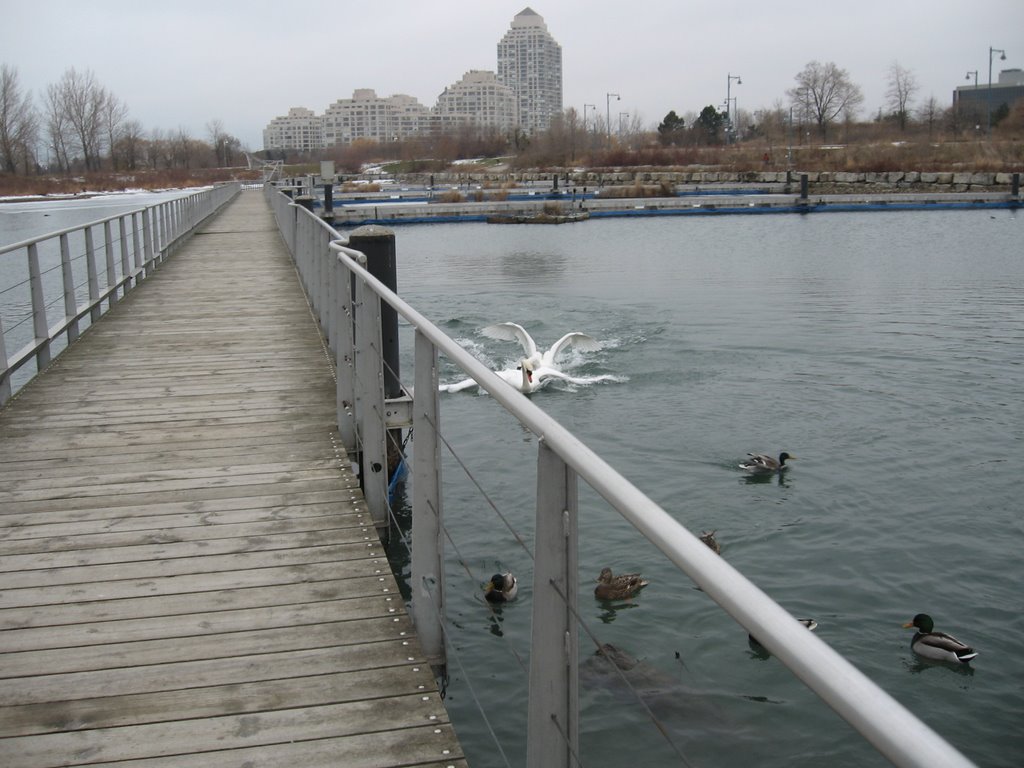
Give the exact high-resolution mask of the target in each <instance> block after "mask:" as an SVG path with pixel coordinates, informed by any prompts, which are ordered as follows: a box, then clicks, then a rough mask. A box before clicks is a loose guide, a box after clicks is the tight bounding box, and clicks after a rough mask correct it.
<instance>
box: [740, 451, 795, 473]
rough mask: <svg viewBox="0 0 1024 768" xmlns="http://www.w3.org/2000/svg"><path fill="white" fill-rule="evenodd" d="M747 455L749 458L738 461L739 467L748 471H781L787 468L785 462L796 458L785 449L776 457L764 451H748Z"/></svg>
mask: <svg viewBox="0 0 1024 768" xmlns="http://www.w3.org/2000/svg"><path fill="white" fill-rule="evenodd" d="M747 456H749V457H750V458H749V459H747V460H746V461H741V462H740V469H745V470H747V471H748V472H782V471H783V470H786V469H789V467H787V466H786V462H787V461H789V460H790V459H795V458H796V456H790V455H789V454H788V453H786V452H785V451H783V452H782V453H780V454H779V458H777V459H776V458H774V457H773V456H769V455H767V454H764V453H748V454H747Z"/></svg>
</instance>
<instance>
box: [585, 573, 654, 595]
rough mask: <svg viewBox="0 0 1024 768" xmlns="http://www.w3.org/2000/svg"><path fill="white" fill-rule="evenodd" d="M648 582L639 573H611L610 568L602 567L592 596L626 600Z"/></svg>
mask: <svg viewBox="0 0 1024 768" xmlns="http://www.w3.org/2000/svg"><path fill="white" fill-rule="evenodd" d="M649 583H650V582H649V581H647V579H645V578H643V577H642V576H641V575H640V574H639V573H621V574H619V575H618V576H613V575H612V569H611V568H602V569H601V575H600V576H598V577H597V586H596V587H594V597H596V598H597V599H598V600H626V599H627V598H630V597H633V595H635V594H636V593H637V592H639V591H640V590H641V589H643V588H644V587H646V586H647V585H648V584H649Z"/></svg>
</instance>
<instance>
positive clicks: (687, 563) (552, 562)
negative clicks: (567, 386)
mask: <svg viewBox="0 0 1024 768" xmlns="http://www.w3.org/2000/svg"><path fill="white" fill-rule="evenodd" d="M265 189H266V195H267V199H268V200H269V201H270V203H271V205H272V207H273V209H274V212H275V216H276V218H277V221H278V224H279V226H280V228H281V231H282V233H283V236H284V239H285V241H286V243H287V245H288V247H289V249H290V250H291V252H292V255H293V258H294V260H295V263H296V265H297V268H298V271H299V273H300V275H301V279H302V282H303V285H304V286H305V287H306V291H307V296H308V299H309V302H310V305H311V307H312V309H313V311H314V315H315V316H316V317H318V318H319V321H320V323H321V329H322V332H323V333H324V335H325V337H326V338H327V340H328V343H329V347H330V349H331V350H332V351H333V352H334V354H335V355H336V361H337V378H338V419H339V430H340V432H341V435H342V439H343V442H344V444H345V447H346V449H347V450H349V451H350V452H351V453H353V454H358V455H359V457H360V461H359V464H360V467H361V468H362V469H361V475H362V477H361V479H362V482H363V485H364V493H365V496H366V501H367V504H368V506H369V507H370V509H371V512H372V513H373V515H374V517H375V521H381V520H383V519H384V515H385V514H386V510H385V507H386V504H387V496H386V485H387V476H386V475H387V473H386V472H382V471H379V469H380V467H383V466H387V464H386V454H387V450H386V433H387V431H388V430H389V429H392V428H394V427H395V426H396V425H398V424H401V423H403V416H402V415H401V414H402V411H403V409H402V407H400V406H397V405H396V401H394V400H387V399H386V398H385V396H384V387H383V377H384V372H383V366H382V360H383V353H382V348H381V339H382V336H381V309H382V307H384V306H390V307H392V308H393V309H394V310H396V311H397V313H398V314H399V315H400V316H401V317H402V318H404V320H405V321H406V322H407V323H409V324H410V325H411V326H412V328H413V329H414V330H415V376H414V389H413V393H412V394H413V397H412V398H411V400H412V402H411V410H412V424H413V430H414V432H415V437H416V439H415V450H414V452H413V453H414V455H413V468H412V476H413V498H412V516H413V523H412V563H411V586H412V605H411V613H412V616H413V620H414V622H415V624H416V628H417V633H418V635H419V637H420V641H421V644H422V645H423V648H424V651H425V652H426V653H427V655H428V656H432V657H433V658H435V659H443V657H444V647H443V645H444V641H443V631H442V627H441V626H440V623H441V622H442V621H443V620H444V619H443V617H444V562H443V560H444V555H443V538H442V533H441V531H442V509H443V499H442V497H441V494H440V489H441V462H440V453H441V451H440V418H441V415H440V408H439V396H438V383H439V382H438V365H437V361H438V353H443V354H444V355H445V356H446V357H447V358H448V359H449V360H450V361H451V362H453V363H454V364H455V365H457V366H458V367H459V368H461V369H462V370H463V371H464V372H465V373H466V374H467V375H468V376H470V377H472V378H473V379H474V380H475V381H476V382H477V383H478V384H479V385H480V387H482V388H483V389H484V390H486V391H487V392H488V393H489V394H490V395H491V397H492V398H493V400H494V401H495V402H496V403H497V404H498V405H500V406H501V407H504V408H505V409H506V410H507V411H509V412H510V413H511V414H513V415H514V416H515V417H516V418H517V419H518V420H519V422H520V423H521V424H522V425H523V426H524V427H526V428H527V429H528V430H530V431H531V432H532V433H533V434H534V435H536V437H537V443H538V449H537V488H536V491H537V506H536V534H535V541H534V553H535V562H534V583H533V598H532V599H533V605H532V611H533V618H532V630H531V632H532V637H531V652H530V662H529V664H530V668H529V702H528V712H527V748H526V751H527V764H528V765H545V766H569V765H573V764H575V762H576V755H578V754H579V743H578V741H579V733H580V729H579V697H578V690H577V689H578V645H579V643H578V630H577V624H578V622H577V616H578V615H579V613H578V610H577V605H576V603H577V596H578V591H579V590H578V586H579V585H578V576H577V530H578V508H577V499H578V490H577V488H578V480H583V481H584V482H585V483H587V484H588V485H589V486H590V487H591V488H593V489H594V490H595V491H596V492H597V493H598V494H599V495H600V496H601V497H602V498H604V499H605V500H606V501H607V502H608V503H609V504H610V505H611V506H612V507H613V508H614V509H616V510H617V511H618V512H619V514H621V515H622V516H623V517H624V518H625V519H626V520H628V521H629V522H630V523H631V524H632V525H633V526H634V527H635V528H636V529H637V530H638V531H639V532H640V533H641V534H642V535H643V536H645V537H646V538H647V539H648V540H649V541H650V542H652V543H653V544H654V545H655V546H656V547H657V548H658V549H659V550H660V551H661V552H662V553H664V554H665V556H666V557H667V558H668V559H669V560H670V561H671V562H672V563H674V564H675V565H676V566H677V567H678V568H679V569H680V570H681V571H683V572H685V573H686V574H687V575H688V576H689V577H690V578H691V579H692V580H693V581H694V582H695V583H696V584H697V585H698V586H699V587H700V588H701V589H703V590H704V591H705V593H707V594H708V595H709V596H710V597H711V598H712V599H713V600H714V601H715V602H716V603H717V604H718V605H719V606H720V607H721V608H722V609H724V610H725V611H726V612H727V613H728V614H729V615H730V616H732V618H733V619H735V620H736V621H737V622H738V623H739V624H740V625H741V626H743V627H744V628H745V629H746V630H747V631H748V632H749V633H750V634H752V635H754V636H755V637H757V638H758V640H759V641H760V642H761V644H763V645H764V646H765V647H766V648H767V649H768V650H769V651H770V652H771V653H772V654H773V655H775V656H776V657H777V658H778V659H779V660H780V661H781V662H782V663H783V664H785V665H786V666H787V667H788V668H789V669H790V670H791V671H792V672H793V673H794V674H795V675H796V676H797V677H798V678H799V679H800V680H801V681H803V682H804V683H805V684H806V685H807V686H808V687H809V688H810V689H811V690H812V691H814V692H815V693H816V694H817V695H818V696H819V697H820V698H821V699H822V700H823V701H824V702H826V703H827V704H828V705H829V706H830V707H831V708H832V709H833V710H835V711H836V712H837V713H838V714H839V715H840V716H841V717H842V718H843V719H844V720H846V721H847V722H848V723H849V724H850V725H852V726H853V727H854V728H855V729H856V730H857V731H858V732H859V733H860V734H861V735H862V736H863V737H864V738H865V739H866V740H867V741H868V742H870V743H871V744H872V745H873V746H874V747H875V748H876V749H877V750H878V751H879V752H880V753H882V754H883V755H884V756H885V757H887V758H888V759H889V760H890V761H892V762H893V763H894V764H896V765H899V766H922V767H924V766H929V767H932V766H935V765H942V766H970V765H972V763H971V762H970V761H969V760H968V759H967V758H966V757H964V756H963V755H962V754H961V753H960V752H958V751H957V750H956V749H954V748H953V747H952V746H951V745H950V744H948V743H947V742H946V741H944V740H943V739H942V738H941V737H940V736H939V735H938V734H936V733H935V732H934V731H933V730H931V729H930V728H929V727H928V726H926V725H925V724H924V723H922V722H921V721H920V720H918V719H917V718H916V717H915V716H914V715H913V714H911V713H910V712H909V711H908V710H907V709H906V708H904V707H903V706H902V705H901V704H899V703H898V702H897V701H895V700H894V699H893V698H892V697H891V696H889V694H887V693H886V692H885V691H883V690H882V689H881V688H879V687H878V686H877V685H876V684H875V683H874V682H872V681H871V680H870V679H868V678H867V677H866V676H865V675H864V674H863V673H862V672H860V671H859V670H858V669H856V668H855V667H854V666H853V665H852V664H850V663H849V662H848V661H846V659H844V658H843V657H842V656H840V655H839V654H838V653H836V652H835V651H834V650H832V648H831V647H829V646H828V645H827V644H826V643H824V642H823V641H822V640H820V639H819V638H818V637H816V636H815V635H814V634H812V633H810V632H808V631H807V630H806V628H805V627H804V625H802V624H800V623H799V622H797V621H796V620H795V619H794V618H793V617H792V616H791V615H790V614H789V613H788V612H787V611H785V610H784V609H783V608H782V607H780V606H779V605H778V604H777V603H775V602H774V601H773V600H772V599H771V598H770V597H768V596H767V595H766V594H765V593H764V592H762V591H761V590H760V589H759V588H758V587H756V586H755V585H754V584H753V583H751V582H750V581H749V580H747V579H746V578H745V577H744V576H743V575H742V574H740V573H739V572H738V571H737V570H735V569H734V568H733V567H732V566H731V565H729V563H728V562H726V561H725V560H724V559H723V558H721V557H719V556H718V555H717V554H715V553H714V552H712V551H711V549H709V548H708V547H707V546H706V545H705V544H704V543H703V542H701V541H700V540H699V539H698V538H697V537H695V536H694V535H693V534H692V533H690V531H688V530H687V529H686V528H684V527H683V526H682V525H680V524H679V523H678V522H677V521H676V520H675V519H674V518H673V517H672V516H670V515H669V514H668V513H667V512H666V511H665V510H664V509H662V508H661V507H660V506H659V505H658V504H656V503H655V502H654V501H652V500H651V499H649V498H648V497H647V496H646V495H645V494H644V493H642V492H641V491H640V490H638V489H637V488H636V487H634V486H633V485H632V484H631V483H630V482H629V481H628V480H626V479H625V478H624V477H623V476H622V475H620V474H619V473H618V472H617V471H616V470H615V469H614V468H612V467H611V466H609V465H608V464H607V463H606V462H605V461H604V460H603V459H601V457H600V456H598V455H597V454H595V453H594V452H593V451H591V450H590V449H589V448H587V446H585V445H584V444H583V443H582V442H581V441H580V440H579V439H578V438H576V437H575V436H574V435H573V434H572V433H571V432H569V431H568V430H567V429H565V428H564V427H562V426H561V425H560V424H559V423H558V422H556V421H555V420H554V419H552V418H551V417H550V416H548V415H547V414H546V413H544V412H543V411H542V410H541V409H540V408H538V407H537V406H536V405H534V404H533V403H532V402H531V401H530V400H529V399H528V398H526V397H524V396H523V395H522V394H520V393H519V392H518V391H517V390H516V389H515V388H513V387H510V386H509V385H508V384H506V383H505V382H504V381H503V380H501V379H500V378H499V377H498V376H496V375H495V374H494V373H493V372H492V371H491V370H490V369H488V368H487V367H486V366H485V365H484V364H483V363H481V362H480V361H479V360H477V359H476V358H475V357H473V356H472V355H471V354H469V353H468V352H467V351H466V350H465V349H463V348H462V347H461V346H459V345H458V344H457V343H456V342H455V341H454V340H452V339H451V338H449V337H448V336H447V335H446V334H445V333H444V332H443V331H441V330H440V329H439V328H438V327H437V326H435V325H434V324H433V323H432V322H430V321H429V320H428V319H427V318H425V317H424V316H423V315H421V314H420V313H419V312H417V311H416V310H415V309H414V308H413V307H411V306H409V305H408V304H407V303H405V302H404V301H403V300H402V299H401V298H399V297H398V296H397V295H396V294H395V293H393V292H392V291H391V290H389V289H388V288H387V287H386V286H385V285H384V284H383V283H382V282H381V281H380V280H378V279H377V278H375V277H374V276H373V275H372V274H371V273H370V272H369V271H368V270H367V269H366V261H367V259H366V255H365V254H364V253H362V252H360V251H356V250H353V249H352V248H350V247H347V243H349V242H350V241H346V240H345V239H344V238H342V237H341V236H339V235H338V233H337V232H336V231H334V230H333V229H332V228H331V227H329V226H328V225H326V224H325V223H323V222H322V221H321V220H320V219H318V218H317V217H316V216H315V215H313V214H312V213H310V212H309V211H308V210H306V209H304V208H302V207H301V206H299V205H296V204H294V203H292V202H291V200H290V198H288V197H287V196H285V195H283V194H281V193H280V192H277V191H275V190H274V189H273V188H271V187H267V188H265ZM373 229H374V230H378V231H375V232H369V233H363V232H362V231H361V230H356V232H354V233H353V234H352V238H350V240H353V239H355V238H356V236H357V235H359V236H360V237H361V238H363V236H364V235H369V239H371V240H372V237H374V236H384V233H388V231H387V230H383V231H380V230H381V228H379V227H377V228H373ZM388 234H390V233H388ZM392 237H393V235H392ZM378 299H379V300H378Z"/></svg>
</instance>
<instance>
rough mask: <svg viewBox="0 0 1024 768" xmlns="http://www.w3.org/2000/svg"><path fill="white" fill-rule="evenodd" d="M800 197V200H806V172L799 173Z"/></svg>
mask: <svg viewBox="0 0 1024 768" xmlns="http://www.w3.org/2000/svg"><path fill="white" fill-rule="evenodd" d="M800 199H801V200H806V199H807V174H806V173H801V174H800Z"/></svg>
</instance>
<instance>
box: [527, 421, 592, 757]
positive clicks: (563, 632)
mask: <svg viewBox="0 0 1024 768" xmlns="http://www.w3.org/2000/svg"><path fill="white" fill-rule="evenodd" d="M578 530H579V522H578V489H577V481H576V473H575V472H574V471H573V470H572V469H571V468H570V467H569V466H568V465H566V463H565V461H563V460H562V458H561V457H560V456H558V455H557V454H556V453H555V452H554V451H553V450H551V449H550V448H548V447H547V444H546V443H545V442H544V439H543V438H541V439H540V440H539V441H538V446H537V533H536V536H535V540H534V564H533V624H532V631H531V641H530V648H531V651H530V696H529V704H528V713H527V728H526V764H527V765H543V766H545V768H568V767H569V766H570V765H573V764H575V763H577V762H578V760H577V756H578V755H579V663H578V662H579V629H578V626H577V622H576V614H577V613H578V611H577V607H576V603H577V596H578V593H579V573H578V567H579V558H578V555H577V538H578Z"/></svg>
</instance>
